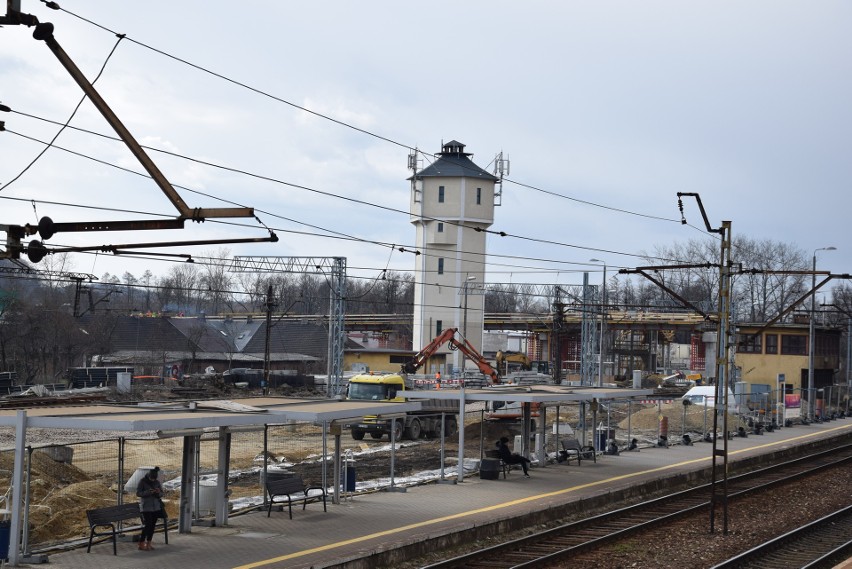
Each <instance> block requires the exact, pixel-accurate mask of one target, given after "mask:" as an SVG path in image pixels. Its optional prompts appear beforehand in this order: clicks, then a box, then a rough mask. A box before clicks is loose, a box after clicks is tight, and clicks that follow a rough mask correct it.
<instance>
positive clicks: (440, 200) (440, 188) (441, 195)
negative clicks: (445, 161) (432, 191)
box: [438, 186, 444, 203]
mask: <svg viewBox="0 0 852 569" xmlns="http://www.w3.org/2000/svg"><path fill="white" fill-rule="evenodd" d="M438 203H444V186H438Z"/></svg>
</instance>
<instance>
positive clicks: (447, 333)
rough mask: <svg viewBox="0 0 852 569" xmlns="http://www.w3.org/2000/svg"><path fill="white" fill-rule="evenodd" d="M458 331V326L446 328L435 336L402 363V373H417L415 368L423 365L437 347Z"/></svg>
mask: <svg viewBox="0 0 852 569" xmlns="http://www.w3.org/2000/svg"><path fill="white" fill-rule="evenodd" d="M456 332H458V328H447V329H446V330H444V331H443V332H442V333H441V334H439V335H438V337H437V338H435V339H434V340H432V341H431V342H429V344H428V345H427V346H426V347H425V348H423V349H422V350H420V351H419V352H417V353H416V354H414V356H413V357H412V358H411V359H410V360H408V361H407V362H405V363H404V364H402V373H417V370H418V369H420V368H421V367H423V364H424V363H426V360H428V359H429V358H430V357H432V356H433V355H434V354H435V352H437V351H438V349H439V348H440V347H441V346H443V345H444V344H446V343H447V342H449V341H450V340H452V339H453V338H454V336H455V335H456Z"/></svg>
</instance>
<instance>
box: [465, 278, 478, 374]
mask: <svg viewBox="0 0 852 569" xmlns="http://www.w3.org/2000/svg"><path fill="white" fill-rule="evenodd" d="M475 280H476V277H475V276H470V277H467V280H465V281H464V321H463V323H462V335H463V336H464V338H465V340H467V285H468V283H469V282H471V281H475ZM466 362H467V356H466V355H465V354H464V353H462V375H464V370H465V367H467V366H466V365H465V363H466Z"/></svg>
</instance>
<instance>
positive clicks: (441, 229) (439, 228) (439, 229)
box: [438, 221, 444, 233]
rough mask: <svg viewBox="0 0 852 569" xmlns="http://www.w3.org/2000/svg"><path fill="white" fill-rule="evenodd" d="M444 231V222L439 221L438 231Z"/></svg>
mask: <svg viewBox="0 0 852 569" xmlns="http://www.w3.org/2000/svg"><path fill="white" fill-rule="evenodd" d="M443 232H444V223H443V222H441V221H439V222H438V233H443Z"/></svg>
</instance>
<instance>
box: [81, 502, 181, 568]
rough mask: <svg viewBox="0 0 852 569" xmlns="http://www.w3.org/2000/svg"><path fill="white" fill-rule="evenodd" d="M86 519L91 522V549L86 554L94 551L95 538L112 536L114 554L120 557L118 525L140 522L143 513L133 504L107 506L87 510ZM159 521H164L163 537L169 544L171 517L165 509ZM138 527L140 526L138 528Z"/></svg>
mask: <svg viewBox="0 0 852 569" xmlns="http://www.w3.org/2000/svg"><path fill="white" fill-rule="evenodd" d="M86 517H87V518H88V520H89V530H90V531H89V547H87V548H86V553H91V551H92V540H93V539H94V538H95V536H99V537H100V536H110V537H112V554H113V555H118V545H117V543H118V534H119V531H118V525H117V524H118V523H119V522H123V521H126V520H136V521H137V522H140V521H141V519H142V513H141V512H140V511H139V504H137V503H136V502H132V503H130V504H119V505H117V506H106V507H104V508H95V509H93V510H86ZM157 517H158V518H159V519H161V520H163V535H164V536H165V540H166V543H169V516H168V514H167V513H166V510H165V509H162V510H160V511H159V512H158V516H157ZM137 527H138V526H137ZM98 528H109V531H107V530H103V531H99V530H98Z"/></svg>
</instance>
